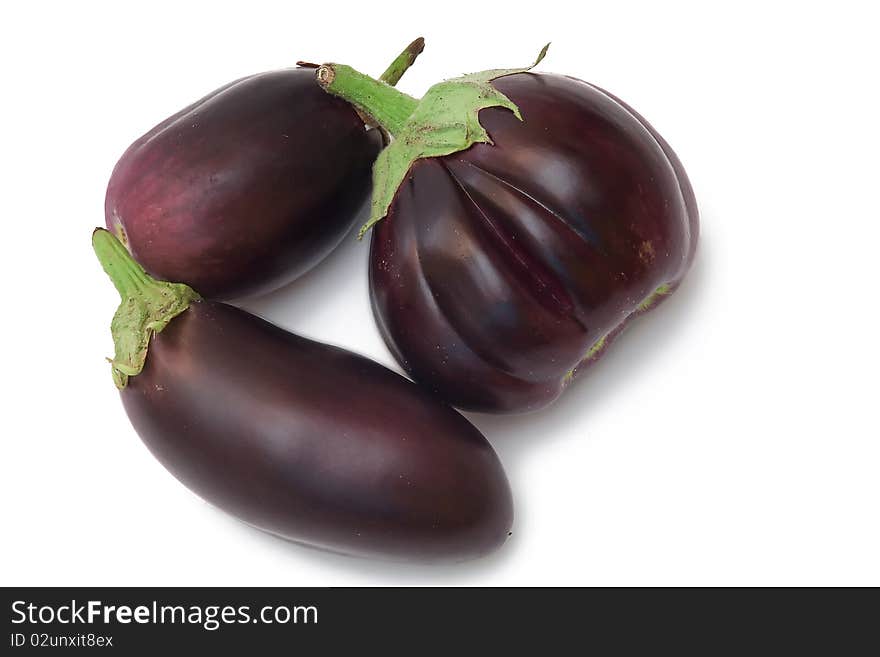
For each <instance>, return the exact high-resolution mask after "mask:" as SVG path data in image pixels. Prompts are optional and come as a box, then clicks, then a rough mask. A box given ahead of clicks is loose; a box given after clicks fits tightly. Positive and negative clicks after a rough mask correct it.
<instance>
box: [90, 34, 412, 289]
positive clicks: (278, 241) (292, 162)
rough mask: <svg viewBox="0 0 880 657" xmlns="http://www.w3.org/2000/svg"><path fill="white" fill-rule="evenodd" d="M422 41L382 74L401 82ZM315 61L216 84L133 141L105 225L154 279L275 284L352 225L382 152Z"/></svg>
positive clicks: (113, 185)
mask: <svg viewBox="0 0 880 657" xmlns="http://www.w3.org/2000/svg"><path fill="white" fill-rule="evenodd" d="M423 45H424V42H423V41H422V40H421V39H417V40H416V41H414V42H413V43H412V44H410V46H409V47H408V48H407V49H406V50H404V52H403V53H402V54H401V55H400V56H399V57H398V58H397V59H396V60H395V63H394V64H392V66H391V67H389V70H388V71H386V73H385V75H384V76H383V79H385V80H387V81H389V82H391V83H394V82H396V81H397V79H399V77H400V76H401V75H402V74H403V72H404V71H405V70H406V68H407V67H408V66H409V64H411V63H412V61H413V60H414V59H415V57H416V56H417V55H418V53H419V52H421V48H422V47H423ZM381 142H382V138H381V135H380V133H379V131H377V130H366V129H365V126H364V120H363V118H362V117H361V116H359V115H358V113H357V112H356V111H355V110H354V109H352V107H351V106H350V105H349V104H348V103H346V102H344V101H341V100H339V99H337V98H332V97H330V96H328V95H327V94H325V93H322V91H321V90H320V88H319V87H318V86H317V85H316V84H315V80H314V71H313V70H311V69H309V68H297V69H286V70H280V71H272V72H268V73H260V74H257V75H251V76H248V77H245V78H242V79H240V80H236V81H235V82H232V83H230V84H227V85H225V86H223V87H220V88H219V89H217V90H216V91H213V92H212V93H210V94H208V95H207V96H205V97H204V98H202V99H201V100H199V101H197V102H195V103H193V104H192V105H190V106H189V107H186V108H184V109H183V110H181V111H180V112H178V113H177V114H175V115H173V116H171V117H169V118H168V119H166V120H165V121H163V122H162V123H160V124H159V125H157V126H156V127H155V128H153V129H152V130H150V131H149V132H148V133H146V134H145V135H144V136H143V137H141V138H140V139H138V140H137V141H135V142H134V143H133V144H132V145H131V146H130V147H129V148H128V150H127V151H126V152H125V153H124V154H123V156H122V158H121V159H120V160H119V162H118V163H117V165H116V168H115V169H114V170H113V174H112V176H111V177H110V183H109V185H108V187H107V195H106V200H105V208H104V209H105V218H106V224H107V227H108V228H109V229H110V230H111V231H112V232H114V233H115V234H116V235H117V236H118V237H119V238H120V239H121V240H122V241H123V243H124V244H125V245H126V246H127V247H128V249H129V250H130V251H131V253H132V254H133V255H134V256H135V258H136V259H137V260H138V261H139V262H140V263H141V264H142V265H143V266H144V267H145V268H146V270H147V271H148V272H150V273H151V274H153V275H154V276H156V277H158V278H160V279H163V280H171V281H181V282H184V283H187V284H188V285H191V286H193V287H195V288H196V289H198V290H199V292H200V293H201V294H203V295H205V296H206V297H208V298H213V299H230V298H236V297H240V296H244V295H249V294H258V293H262V292H268V291H270V290H272V289H275V288H277V287H280V286H281V285H284V284H285V283H287V282H289V281H291V280H293V279H294V278H296V277H297V276H299V275H301V274H302V273H304V272H306V271H307V270H309V269H310V268H311V267H313V266H314V265H316V264H317V263H318V262H320V261H321V260H322V259H323V258H324V257H326V256H327V255H328V254H329V253H330V251H332V250H333V249H334V248H335V247H336V246H337V245H338V244H339V243H340V242H341V241H342V239H343V237H344V236H345V235H346V234H347V233H348V232H349V231H350V230H351V228H352V225H353V223H354V222H355V221H356V218H357V214H358V212H359V210H360V208H361V207H362V206H363V204H364V202H365V200H366V199H367V197H368V195H369V176H370V166H371V165H372V162H373V160H374V159H375V157H376V155H377V154H378V153H379V150H380V148H381Z"/></svg>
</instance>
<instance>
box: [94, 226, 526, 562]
mask: <svg viewBox="0 0 880 657" xmlns="http://www.w3.org/2000/svg"><path fill="white" fill-rule="evenodd" d="M93 246H94V249H95V252H96V253H97V255H98V258H99V260H100V261H101V263H102V265H103V266H104V269H105V271H106V272H107V273H108V274H109V276H110V278H111V279H112V280H113V282H114V284H115V285H116V287H117V289H118V290H119V293H120V296H121V297H122V299H123V301H122V304H121V305H120V308H119V310H118V311H117V314H116V316H115V317H114V320H113V324H112V331H113V335H114V342H115V344H116V355H115V357H114V359H113V360H112V361H111V363H112V372H113V378H114V381H115V382H116V384H117V386H118V387H119V388H120V395H121V398H122V403H123V405H124V407H125V410H126V412H127V413H128V416H129V418H130V420H131V423H132V425H133V426H134V428H135V430H136V431H137V433H138V434H139V435H140V437H141V439H142V440H143V442H144V443H145V444H146V446H147V448H148V449H149V450H150V451H151V452H152V453H153V455H154V456H155V457H156V458H157V459H158V460H159V461H160V462H161V463H162V464H163V465H164V466H165V467H166V468H167V469H168V470H169V471H170V472H171V473H172V474H173V475H174V476H175V477H177V479H179V480H180V481H181V482H182V483H183V484H184V485H185V486H187V487H188V488H190V489H191V490H192V491H194V492H195V493H197V494H198V495H200V496H201V497H203V498H204V499H205V500H207V501H208V502H210V503H211V504H213V505H215V506H217V507H219V508H221V509H223V510H224V511H227V512H229V513H231V514H233V515H234V516H236V517H238V518H240V519H241V520H243V521H244V522H246V523H248V524H251V525H253V526H255V527H258V528H260V529H262V530H265V531H267V532H271V533H273V534H276V535H278V536H281V537H284V538H286V539H289V540H291V541H296V542H300V543H306V544H309V545H313V546H317V547H320V548H324V549H329V550H333V551H337V552H343V553H346V554H352V555H359V556H381V557H385V558H392V559H414V560H420V561H432V560H456V561H457V560H464V559H469V558H473V557H478V556H480V555H483V554H485V553H487V552H489V551H491V550H493V549H495V548H497V547H498V546H500V545H501V544H502V543H503V542H504V541H505V540H506V538H507V536H508V535H509V530H510V527H511V523H512V518H513V511H512V502H511V494H510V488H509V486H508V483H507V479H506V477H505V474H504V471H503V469H502V467H501V464H500V462H499V460H498V457H497V456H496V454H495V452H494V451H493V450H492V448H491V446H490V445H489V443H488V442H487V441H486V439H485V438H484V437H483V436H482V434H480V432H479V431H478V430H477V429H476V428H475V427H474V426H473V425H472V424H470V423H469V422H468V421H467V420H466V419H465V418H464V417H462V416H461V415H460V414H459V413H458V412H456V411H455V410H454V409H452V408H450V407H449V406H447V405H444V404H442V403H440V402H438V401H436V400H435V399H433V398H432V397H431V396H430V394H429V393H428V392H427V391H425V390H423V389H421V388H419V387H418V386H416V385H415V384H413V383H411V382H410V381H408V380H406V379H405V378H404V377H402V376H400V375H398V374H396V373H394V372H392V371H391V370H389V369H387V368H385V367H383V366H381V365H379V364H378V363H376V362H374V361H371V360H369V359H367V358H364V357H362V356H359V355H356V354H353V353H351V352H348V351H345V350H343V349H339V348H336V347H332V346H328V345H325V344H321V343H319V342H315V341H312V340H308V339H305V338H302V337H299V336H296V335H293V334H291V333H288V332H286V331H284V330H283V329H281V328H279V327H277V326H274V325H272V324H270V323H269V322H267V321H265V320H263V319H261V318H259V317H256V316H254V315H251V314H249V313H247V312H245V311H243V310H240V309H238V308H235V307H233V306H230V305H227V304H224V303H220V302H216V301H208V300H205V299H203V298H202V297H200V296H199V295H198V294H197V293H195V292H194V291H193V290H192V289H191V288H189V287H188V286H186V285H181V284H172V283H165V282H160V281H157V280H155V279H153V278H152V277H150V276H149V275H148V274H147V273H146V272H145V271H144V269H143V268H142V267H140V266H139V265H138V264H137V263H136V262H135V261H134V260H133V259H132V258H131V257H130V255H129V254H128V252H127V251H126V250H125V248H124V247H123V246H122V245H121V244H120V242H119V241H118V240H117V239H116V238H115V237H114V236H113V235H112V234H110V233H109V232H107V231H106V230H103V229H97V230H96V231H95V233H94V235H93Z"/></svg>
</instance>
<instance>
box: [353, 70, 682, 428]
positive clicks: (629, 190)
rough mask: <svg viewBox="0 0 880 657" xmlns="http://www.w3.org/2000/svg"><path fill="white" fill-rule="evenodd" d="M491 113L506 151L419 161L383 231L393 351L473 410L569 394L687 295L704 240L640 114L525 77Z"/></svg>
mask: <svg viewBox="0 0 880 657" xmlns="http://www.w3.org/2000/svg"><path fill="white" fill-rule="evenodd" d="M492 85H493V86H494V87H495V88H497V89H498V90H499V91H501V92H502V93H503V94H504V95H505V96H506V97H508V98H509V99H510V100H511V101H513V102H514V103H515V104H516V106H517V107H518V108H519V110H520V112H521V114H522V119H523V120H522V121H520V120H519V119H518V118H517V117H515V116H514V114H513V113H512V112H511V111H509V110H508V109H506V108H500V107H491V108H488V109H483V110H482V111H481V112H480V122H481V124H482V125H483V127H485V129H486V130H487V132H488V133H489V135H490V136H491V138H492V140H493V142H494V143H493V144H487V143H478V144H474V145H472V146H471V147H470V148H468V149H467V150H463V151H460V152H455V153H452V154H451V155H446V156H442V157H435V158H430V159H423V160H418V161H416V162H415V163H414V164H413V165H412V167H411V168H410V170H409V172H408V175H407V177H406V179H405V181H404V182H403V184H401V186H400V187H399V188H398V190H397V192H396V195H395V196H394V199H393V202H392V203H391V206H390V208H389V211H388V214H387V216H386V217H385V218H384V219H382V220H381V221H380V222H378V223H377V224H376V225H375V226H374V227H373V228H372V238H371V239H372V242H371V257H370V296H371V300H372V306H373V312H374V316H375V318H376V323H377V325H378V327H379V330H380V332H381V334H382V336H383V338H384V340H385V342H386V344H387V345H388V347H389V349H390V351H391V352H392V354H393V355H394V356H395V358H396V359H397V360H398V362H399V363H400V364H401V366H402V367H403V368H404V369H405V370H406V371H407V373H408V374H409V375H410V376H411V377H412V378H413V379H414V380H415V381H416V382H418V383H420V384H421V385H424V386H425V387H426V388H428V389H429V390H431V391H432V392H434V393H435V394H436V395H438V396H439V397H440V398H441V399H444V400H445V401H447V402H449V403H450V404H452V405H454V406H457V407H459V408H464V409H467V410H475V411H482V412H490V413H513V412H526V411H532V410H536V409H539V408H542V407H544V406H547V405H548V404H550V403H552V402H553V401H554V400H555V399H557V398H558V397H559V396H560V395H561V394H562V393H563V391H564V390H565V389H566V388H567V387H568V385H569V384H570V383H571V381H572V380H573V379H574V378H575V377H576V376H577V375H578V374H579V373H580V372H582V371H583V370H585V369H586V368H587V367H588V366H589V365H590V364H592V363H593V362H595V361H596V360H597V359H598V358H599V357H600V356H601V355H602V354H603V353H604V352H605V351H606V349H607V348H608V345H609V344H610V343H611V342H612V341H613V340H614V339H615V338H616V336H618V335H619V334H620V332H621V331H622V330H623V328H624V327H625V326H626V325H627V324H628V322H629V321H630V320H631V319H632V318H634V317H635V316H637V315H639V314H642V313H644V312H645V311H647V310H650V309H652V308H654V307H655V306H656V305H657V304H658V303H659V302H660V301H662V300H663V299H665V298H666V297H668V295H669V294H670V293H671V292H673V291H674V290H675V289H676V288H677V286H678V284H679V283H680V281H681V279H682V278H683V276H684V275H685V273H686V272H687V271H688V269H689V267H690V265H691V263H692V261H693V257H694V250H695V248H696V244H697V237H698V232H699V224H698V210H697V204H696V199H695V197H694V192H693V189H692V188H691V184H690V182H689V180H688V177H687V175H686V173H685V171H684V168H683V167H682V165H681V162H680V161H679V159H678V157H677V156H676V155H675V153H674V152H673V151H672V149H671V148H670V147H669V145H668V144H667V143H666V141H665V140H663V138H662V137H661V136H660V135H659V134H658V133H657V131H656V130H654V128H653V127H651V125H650V124H649V123H648V122H647V121H645V120H644V119H643V118H642V117H641V116H640V115H639V114H638V113H636V112H635V111H634V110H633V109H632V108H630V107H629V106H628V105H626V104H625V103H623V102H622V101H620V100H619V99H618V98H616V97H614V96H612V95H611V94H609V93H607V92H605V91H603V90H601V89H599V88H597V87H595V86H593V85H590V84H588V83H586V82H583V81H580V80H576V79H574V78H570V77H566V76H560V75H553V74H543V73H534V72H529V73H517V74H514V75H509V76H506V77H501V78H498V79H496V80H494V81H493V82H492Z"/></svg>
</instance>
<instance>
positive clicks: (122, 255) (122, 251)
mask: <svg viewBox="0 0 880 657" xmlns="http://www.w3.org/2000/svg"><path fill="white" fill-rule="evenodd" d="M92 247H93V248H94V249H95V255H97V256H98V261H99V262H100V263H101V266H102V267H103V268H104V271H105V272H106V273H107V276H109V277H110V280H111V281H112V282H113V285H114V287H115V288H116V291H117V292H119V296H120V297H122V298H123V299H126V298H128V297H130V296H135V295H145V296H147V295H149V294H150V293H151V291H152V289H153V288H155V287H156V286H157V284H158V281H156V280H155V279H154V278H152V277H151V276H150V275H149V274H148V273H147V272H145V271H144V268H143V267H141V266H140V265H139V264H138V263H137V262H136V261H135V259H134V258H132V257H131V254H129V252H128V251H127V250H126V248H125V247H124V246H123V245H122V243H121V242H120V241H119V240H118V239H117V238H116V237H115V236H114V235H113V234H112V233H111V232H110V231H107V230H104V229H103V228H96V229H95V232H94V233H92Z"/></svg>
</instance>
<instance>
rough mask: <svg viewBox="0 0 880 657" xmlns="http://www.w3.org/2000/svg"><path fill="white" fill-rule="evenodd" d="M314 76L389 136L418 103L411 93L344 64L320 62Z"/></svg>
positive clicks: (396, 130)
mask: <svg viewBox="0 0 880 657" xmlns="http://www.w3.org/2000/svg"><path fill="white" fill-rule="evenodd" d="M315 75H316V77H317V79H318V84H320V85H321V87H323V88H324V90H325V91H327V92H328V93H330V94H333V95H334V96H339V97H340V98H342V99H343V100H346V101H348V102H349V103H350V104H352V105H354V106H355V107H356V108H357V109H358V110H359V111H360V112H362V113H364V114H366V115H367V116H369V117H370V118H372V119H373V120H374V121H375V122H376V123H377V124H378V125H379V126H380V127H382V128H383V129H385V130H387V131H388V132H390V133H391V134H392V135H394V134H395V133H396V132H399V131H400V130H401V129H402V128H403V126H404V124H405V123H406V120H407V119H408V118H409V117H410V115H411V114H412V113H413V112H414V111H415V109H416V107H417V106H418V104H419V101H418V100H416V99H415V98H413V97H412V96H407V95H406V94H405V93H402V92H400V91H398V90H397V89H395V88H394V87H392V86H390V85H388V84H386V83H385V82H382V81H381V80H375V79H373V78H371V77H370V76H369V75H364V74H363V73H360V72H358V71H356V70H354V69H353V68H352V67H351V66H346V65H345V64H321V66H319V67H318V70H317V72H316V73H315Z"/></svg>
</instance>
